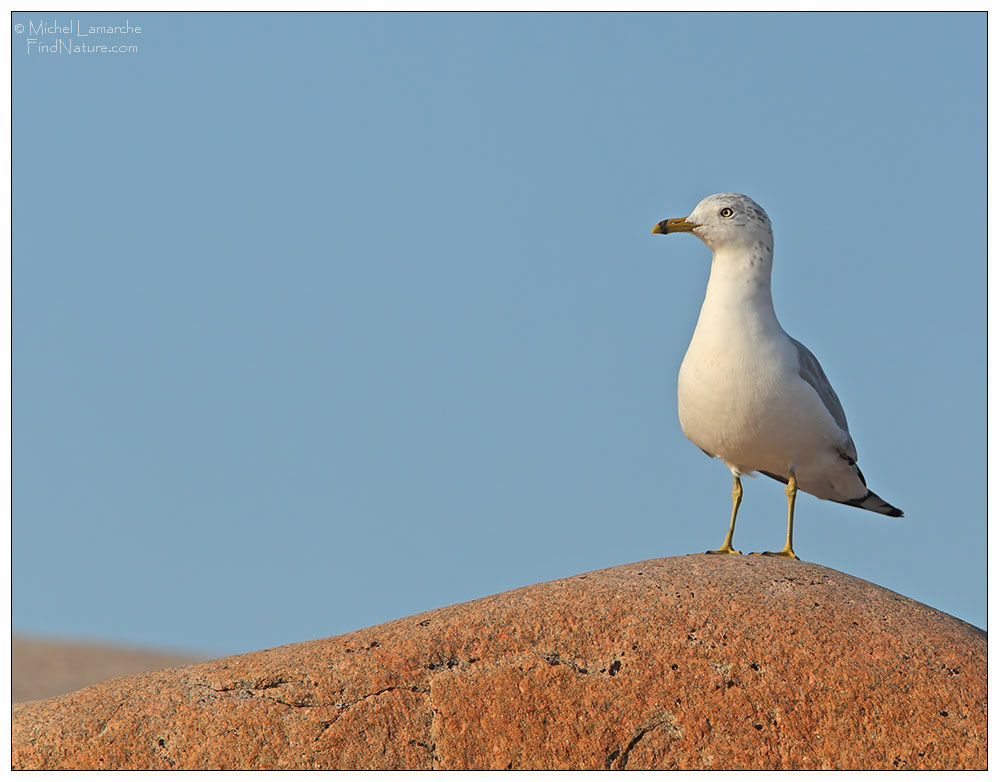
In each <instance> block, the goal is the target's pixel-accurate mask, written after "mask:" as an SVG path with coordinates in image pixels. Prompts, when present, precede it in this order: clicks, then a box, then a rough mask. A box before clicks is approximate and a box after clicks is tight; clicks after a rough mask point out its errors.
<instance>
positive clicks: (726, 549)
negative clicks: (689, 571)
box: [704, 546, 742, 554]
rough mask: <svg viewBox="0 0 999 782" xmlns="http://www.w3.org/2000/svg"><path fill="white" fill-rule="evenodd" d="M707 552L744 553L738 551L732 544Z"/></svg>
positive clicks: (707, 552) (706, 552)
mask: <svg viewBox="0 0 999 782" xmlns="http://www.w3.org/2000/svg"><path fill="white" fill-rule="evenodd" d="M704 553H705V554H742V552H741V551H736V550H735V549H734V548H732V547H731V546H723V547H722V548H720V549H718V550H717V551H705V552H704Z"/></svg>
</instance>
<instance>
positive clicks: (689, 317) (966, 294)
mask: <svg viewBox="0 0 999 782" xmlns="http://www.w3.org/2000/svg"><path fill="white" fill-rule="evenodd" d="M126 18H127V20H128V23H129V24H130V25H132V26H133V27H134V26H137V25H138V26H141V28H142V29H141V33H124V34H121V33H119V34H117V35H111V36H105V37H101V36H99V35H97V36H88V37H87V38H86V39H82V38H77V39H76V43H77V44H79V43H81V42H84V43H88V44H90V45H93V44H97V43H104V44H107V45H130V46H137V47H138V48H137V50H135V51H133V52H131V53H124V54H100V53H90V54H80V53H76V54H65V53H62V54H59V53H56V54H51V53H46V52H43V51H39V50H38V49H37V47H36V48H35V49H33V50H32V49H30V48H29V44H28V42H27V39H28V38H29V37H32V34H31V32H30V31H31V27H30V24H36V25H37V23H39V22H46V23H51V22H57V23H58V24H59V25H64V24H67V23H70V24H72V25H73V30H74V32H75V31H76V25H77V21H78V22H79V25H80V26H82V28H83V29H84V31H85V30H86V29H87V28H88V27H89V26H90V25H123V24H125V20H126ZM13 22H14V24H15V28H14V33H13V39H12V40H13V273H12V286H13V287H12V295H13V457H14V462H13V538H12V544H13V547H12V567H13V626H14V629H15V631H17V632H24V633H34V634H44V635H56V636H63V637H82V638H91V639H100V640H111V641H118V642H123V643H130V644H142V645H150V646H161V647H173V648H178V649H193V650H200V651H203V652H205V653H218V654H223V653H235V652H242V651H250V650H253V649H258V648H263V647H268V646H275V645H279V644H283V643H291V642H295V641H301V640H306V639H310V638H318V637H323V636H327V635H333V634H337V633H341V632H346V631H349V630H352V629H356V628H358V627H363V626H366V625H371V624H375V623H378V622H382V621H385V620H388V619H392V618H396V617H399V616H405V615H408V614H411V613H414V612H417V611H422V610H427V609H431V608H436V607H439V606H442V605H447V604H451V603H455V602H459V601H463V600H469V599H473V598H476V597H481V596H484V595H488V594H492V593H495V592H499V591H503V590H506V589H511V588H515V587H518V586H522V585H525V584H530V583H536V582H539V581H545V580H550V579H555V578H560V577H564V576H566V575H570V574H574V573H579V572H584V571H588V570H593V569H598V568H603V567H610V566H613V565H616V564H621V563H626V562H633V561H636V560H642V559H648V558H653V557H660V556H673V555H679V554H686V553H691V552H700V551H704V550H705V549H707V548H715V547H717V546H718V545H719V544H720V543H721V540H722V538H723V536H724V533H725V529H726V525H727V520H728V512H729V504H730V498H729V490H730V481H731V478H730V476H729V474H728V471H727V470H726V468H725V467H724V465H722V464H721V463H720V462H719V461H717V460H714V461H711V460H708V459H707V458H705V456H704V455H703V454H702V453H701V452H700V451H699V450H698V449H697V448H696V447H695V446H694V445H692V444H691V443H690V442H688V441H687V440H686V439H685V438H684V436H683V434H682V432H681V431H680V427H679V423H678V421H677V415H676V374H677V370H678V368H679V365H680V361H681V360H682V357H683V354H684V352H685V350H686V347H687V344H688V341H689V339H690V335H691V333H692V331H693V327H694V323H695V320H696V318H697V312H698V309H699V307H700V303H701V300H702V297H703V294H704V286H705V283H706V280H707V274H708V268H709V261H710V253H709V251H708V250H707V249H706V248H705V247H704V246H703V245H701V244H700V243H699V242H697V241H696V240H695V239H693V238H692V237H669V238H668V239H667V238H664V237H653V236H650V234H649V232H650V230H651V228H652V226H653V225H654V224H655V223H656V222H658V221H659V220H661V219H663V218H666V217H675V216H682V215H685V214H687V213H688V212H689V211H690V210H691V209H692V208H693V207H694V205H695V204H696V203H697V202H698V201H699V200H700V199H701V198H702V197H704V196H705V195H708V194H710V193H713V192H718V191H730V190H733V191H739V192H744V193H746V194H747V195H749V196H751V197H752V198H754V199H755V200H756V201H758V202H759V203H760V204H762V205H763V206H764V207H765V208H766V209H767V211H768V212H769V214H770V217H771V219H772V220H773V223H774V228H775V235H776V247H775V253H776V255H775V266H774V275H773V276H774V300H775V306H776V309H777V313H778V317H779V318H780V319H781V323H782V325H783V326H784V328H785V329H786V330H787V331H788V332H789V333H791V334H792V335H793V336H795V337H796V338H797V339H799V340H801V341H802V342H804V343H805V344H807V345H808V346H809V347H810V348H811V349H812V351H813V352H815V354H816V355H817V356H818V357H819V359H820V360H821V362H822V364H823V366H824V368H825V371H826V374H827V375H828V376H829V378H830V379H831V381H832V383H833V384H834V386H835V387H836V389H837V391H838V393H839V396H840V398H841V400H842V402H843V406H844V408H845V410H846V414H847V418H848V420H849V423H850V428H851V432H852V434H853V438H854V440H855V442H856V444H857V447H858V450H859V453H860V459H859V464H860V466H861V467H862V468H863V470H864V473H865V475H866V476H867V479H868V483H869V484H870V486H871V487H872V488H873V489H874V490H875V491H877V492H878V493H879V494H881V495H882V496H883V497H884V498H885V499H887V500H888V501H889V502H892V503H893V504H896V505H898V506H900V507H901V508H903V509H904V510H905V512H906V517H905V518H904V519H901V520H898V519H889V518H886V517H883V516H878V515H875V514H872V513H865V512H863V511H860V510H857V509H854V508H850V507H846V506H842V505H837V504H834V503H830V502H822V501H819V500H816V499H815V498H812V497H808V496H801V495H799V500H798V509H797V517H796V519H797V523H796V525H795V550H796V551H797V552H798V554H799V555H800V556H801V557H802V558H803V559H807V560H810V561H814V562H818V563H820V564H823V565H827V566H829V567H832V568H835V569H837V570H841V571H843V572H846V573H850V574H852V575H855V576H858V577H860V578H864V579H867V580H869V581H872V582H874V583H877V584H881V585H883V586H886V587H888V588H890V589H893V590H895V591H897V592H900V593H902V594H904V595H907V596H909V597H912V598H914V599H916V600H919V601H922V602H924V603H927V604H929V605H931V606H934V607H936V608H939V609H942V610H944V611H947V612H948V613H951V614H954V615H956V616H958V617H961V618H962V619H965V620H967V621H969V622H972V623H973V624H976V625H978V626H985V623H986V614H985V602H986V547H985V537H986V460H985V457H986V432H985V426H984V418H985V412H986V364H985V358H986V351H985V347H986V343H985V338H986V329H985V326H986V292H985V272H986V263H985V260H986V233H985V227H986V167H985V162H986V83H985V78H986V69H985V57H986V21H985V16H984V14H963V15H958V14H954V15H944V14H938V15H898V14H871V15H854V14H835V15H820V14H790V15H783V14H766V15H709V14H705V15H701V14H669V15H644V14H629V15H579V16H573V15H530V16H523V15H492V14H481V15H474V16H448V15H397V16H367V15H326V16H310V15H300V14H292V15H282V14H276V15H263V14H254V15H193V14H192V15H188V14H169V15H156V14H127V15H126V14H117V13H116V14H71V15H68V16H65V17H61V16H57V17H53V16H51V15H47V16H42V15H38V14H35V15H30V16H29V15H25V14H14V18H13ZM17 24H22V25H24V27H25V32H22V33H18V32H17V27H16V25H17ZM34 37H35V38H36V39H37V40H40V41H41V42H42V43H46V44H52V43H55V42H56V40H57V39H59V38H62V39H65V40H67V41H69V39H72V38H74V37H75V36H74V35H73V34H68V35H67V34H60V33H53V34H50V35H49V34H45V33H41V34H35V35H34ZM70 42H71V41H70ZM71 43H72V42H71ZM744 488H745V498H744V501H743V505H742V510H741V511H740V522H739V526H738V528H737V530H736V538H735V542H736V545H737V547H739V548H742V549H743V550H744V551H758V550H761V549H765V548H775V547H779V546H780V545H782V543H783V536H784V513H785V500H784V494H783V488H782V487H781V486H780V485H778V484H777V483H775V482H773V481H770V480H769V479H767V478H758V479H755V480H745V481H744Z"/></svg>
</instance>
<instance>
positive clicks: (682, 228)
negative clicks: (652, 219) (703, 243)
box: [652, 217, 700, 234]
mask: <svg viewBox="0 0 999 782" xmlns="http://www.w3.org/2000/svg"><path fill="white" fill-rule="evenodd" d="M695 228H700V223H688V222H687V218H686V217H671V218H670V219H669V220H663V221H662V222H661V223H656V227H655V228H653V229H652V233H654V234H679V233H690V232H691V231H693V230H694V229H695Z"/></svg>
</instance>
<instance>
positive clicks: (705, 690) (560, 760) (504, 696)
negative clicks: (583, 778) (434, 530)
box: [12, 555, 986, 769]
mask: <svg viewBox="0 0 999 782" xmlns="http://www.w3.org/2000/svg"><path fill="white" fill-rule="evenodd" d="M12 762H13V766H14V767H15V768H22V769H50V768H76V769H126V768H128V769H261V768H267V769H278V768H336V769H399V768H405V769H430V768H438V769H608V768H610V769H623V768H628V769H896V768H897V769H903V768H905V769H983V768H985V767H986V636H985V633H984V632H983V631H981V630H979V629H977V628H975V627H972V626H971V625H968V624H966V623H964V622H962V621H960V620H958V619H955V618H954V617H951V616H949V615H947V614H944V613H941V612H939V611H936V610H934V609H932V608H929V607H928V606H925V605H922V604H920V603H917V602H915V601H912V600H909V599H908V598H905V597H903V596H901V595H898V594H895V593H894V592H890V591H888V590H886V589H883V588H881V587H878V586H875V585H874V584H871V583H868V582H866V581H862V580H860V579H857V578H853V577H851V576H848V575H845V574H843V573H839V572H837V571H835V570H830V569H829V568H825V567H821V566H819V565H814V564H810V563H805V562H793V561H786V560H779V559H771V558H764V557H749V556H743V557H735V556H732V557H709V556H704V555H694V556H687V557H674V558H669V559H656V560H649V561H647V562H640V563H636V564H632V565H623V566H620V567H614V568H609V569H607V570H600V571H596V572H593V573H587V574H584V575H580V576H574V577H571V578H567V579H563V580H560V581H552V582H549V583H545V584H538V585H535V586H530V587H524V588H522V589H517V590H514V591H512V592H506V593H503V594H500V595H494V596H492V597H487V598H483V599H481V600H475V601H472V602H469V603H463V604H461V605H456V606H450V607H447V608H441V609H438V610H436V611H430V612H428V613H425V614H419V615H417V616H411V617H407V618H405V619H399V620H396V621H393V622H388V623H386V624H383V625H379V626H377V627H370V628H367V629H364V630H358V631H357V632H353V633H349V634H347V635H341V636H336V637H334V638H326V639H323V640H319V641H311V642H308V643H301V644H295V645H291V646H284V647H280V648H277V649H268V650H265V651H261V652H255V653H252V654H246V655H241V656H238V657H229V658H224V659H220V660H214V661H211V662H206V663H200V664H196V665H188V666H184V667H179V668H170V669H168V670H164V671H159V672H156V673H152V674H137V675H134V676H128V677H124V678H120V679H115V680H112V681H109V682H104V683H102V684H98V685H95V686H93V687H89V688H87V689H84V690H80V691H78V692H75V693H72V694H70V695H65V696H62V697H59V698H52V699H50V700H46V701H34V702H31V703H26V704H18V705H16V706H15V708H14V716H13V755H12Z"/></svg>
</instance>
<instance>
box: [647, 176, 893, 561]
mask: <svg viewBox="0 0 999 782" xmlns="http://www.w3.org/2000/svg"><path fill="white" fill-rule="evenodd" d="M652 233H654V234H672V233H692V234H694V236H696V237H697V238H698V239H700V240H701V241H702V242H704V243H705V244H706V245H707V246H708V248H709V249H710V250H711V251H712V253H713V254H714V256H713V258H712V259H711V274H710V277H709V279H708V288H707V291H706V292H705V294H704V303H703V304H702V305H701V314H700V315H699V316H698V318H697V326H696V327H695V328H694V336H693V337H692V338H691V340H690V347H688V348H687V354H686V355H685V356H684V358H683V363H682V364H681V366H680V376H679V379H678V382H677V401H678V406H679V413H680V427H681V428H682V429H683V433H684V434H685V435H686V436H687V438H688V439H689V440H691V441H692V442H693V443H694V444H695V445H696V446H697V447H698V448H700V449H701V450H702V451H704V452H705V453H706V454H707V455H708V456H710V457H712V458H714V457H716V456H717V457H718V458H719V459H721V460H722V461H723V462H724V463H725V464H726V465H727V466H728V468H729V469H730V470H731V471H732V519H731V521H730V522H729V527H728V534H727V535H726V536H725V542H724V543H722V547H721V548H720V549H718V550H717V551H709V552H707V553H708V554H739V553H741V552H739V551H736V550H735V549H734V548H733V547H732V534H733V533H734V532H735V516H736V513H738V511H739V503H740V502H741V501H742V482H741V480H740V476H742V475H746V474H750V473H753V472H760V473H763V474H764V475H767V476H769V477H770V478H773V479H774V480H777V481H780V482H781V483H785V484H787V488H786V490H785V493H786V494H787V543H785V544H784V548H783V549H781V550H780V551H776V552H771V551H765V552H763V553H764V554H767V555H769V556H778V557H788V558H791V559H797V558H798V557H797V556H795V553H794V549H793V548H792V547H791V534H792V531H793V528H794V499H795V495H796V494H797V491H798V489H801V490H802V491H805V492H808V493H809V494H812V495H814V496H816V497H818V498H819V499H823V500H833V501H835V502H842V503H845V504H847V505H854V506H856V507H858V508H864V509H865V510H871V511H874V512H875V513H883V514H885V515H886V516H901V515H902V511H900V510H899V509H898V508H896V507H894V506H893V505H890V504H889V503H887V502H885V501H884V500H883V499H881V498H880V497H879V496H878V495H877V494H875V493H874V492H872V491H871V490H870V489H868V488H867V482H866V481H865V480H864V475H863V473H861V472H860V468H858V467H857V448H856V446H855V445H854V444H853V439H852V438H851V437H850V431H849V429H848V428H847V425H846V416H845V415H844V413H843V407H842V405H841V404H840V402H839V398H838V397H837V396H836V392H835V391H833V388H832V386H831V385H830V384H829V380H828V379H827V378H826V375H825V372H823V371H822V367H821V366H820V365H819V362H818V359H816V358H815V356H814V355H812V353H811V351H809V349H808V348H806V347H805V346H804V345H802V344H801V343H800V342H798V341H797V340H796V339H792V338H791V337H790V336H788V334H787V332H785V331H784V329H783V328H781V325H780V323H778V322H777V315H776V313H775V312H774V304H773V297H772V295H771V293H770V271H771V268H772V265H773V246H774V244H773V231H772V229H771V227H770V218H769V217H767V213H766V212H764V211H763V209H762V208H761V207H760V206H759V204H757V203H756V202H755V201H753V200H752V199H751V198H748V197H747V196H744V195H740V194H739V193H717V194H715V195H711V196H708V197H707V198H705V199H704V200H703V201H701V202H700V203H699V204H698V205H697V206H696V207H695V208H694V211H693V212H691V213H690V215H689V216H687V217H676V218H671V219H669V220H663V221H662V222H661V223H658V224H657V225H656V227H655V228H653V229H652Z"/></svg>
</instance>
